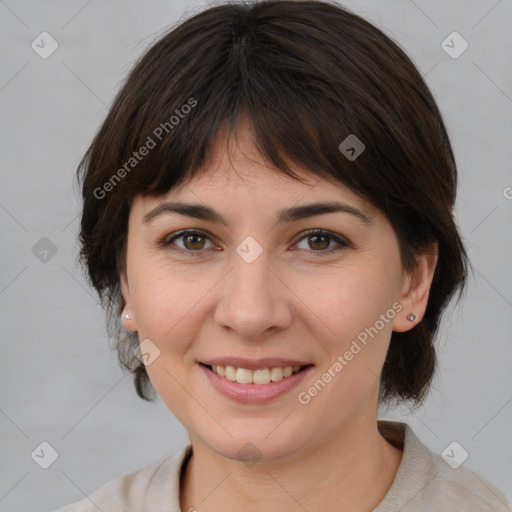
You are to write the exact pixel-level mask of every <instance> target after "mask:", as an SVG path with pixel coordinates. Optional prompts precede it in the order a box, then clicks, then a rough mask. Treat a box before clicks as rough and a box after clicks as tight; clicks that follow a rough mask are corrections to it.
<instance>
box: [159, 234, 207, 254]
mask: <svg viewBox="0 0 512 512" xmlns="http://www.w3.org/2000/svg"><path fill="white" fill-rule="evenodd" d="M175 240H181V242H182V244H181V245H179V244H176V243H175V242H174V241H175ZM207 240H210V239H209V237H208V236H207V235H206V234H205V233H202V232H201V231H181V232H180V233H177V234H175V235H173V236H172V237H170V238H166V239H165V240H164V241H163V242H162V245H164V246H170V245H175V246H176V247H177V248H178V250H181V251H183V252H200V251H201V250H202V249H204V248H205V242H206V241H207Z"/></svg>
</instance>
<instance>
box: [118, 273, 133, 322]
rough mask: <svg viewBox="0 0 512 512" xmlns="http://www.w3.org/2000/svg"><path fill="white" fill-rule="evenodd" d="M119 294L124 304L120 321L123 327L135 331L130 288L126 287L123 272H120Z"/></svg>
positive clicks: (126, 281)
mask: <svg viewBox="0 0 512 512" xmlns="http://www.w3.org/2000/svg"><path fill="white" fill-rule="evenodd" d="M120 278H121V279H120V281H121V295H122V297H123V300H124V303H125V306H124V309H123V313H122V314H121V322H122V324H123V326H124V328H125V329H127V330H129V331H137V322H136V320H135V314H134V312H133V310H132V306H131V300H130V289H129V287H128V280H127V279H126V275H125V273H124V272H123V273H121V276H120Z"/></svg>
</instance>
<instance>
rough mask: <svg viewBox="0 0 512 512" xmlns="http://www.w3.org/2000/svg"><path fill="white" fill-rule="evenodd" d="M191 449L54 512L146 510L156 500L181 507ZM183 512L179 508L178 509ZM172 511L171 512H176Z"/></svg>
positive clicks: (128, 475)
mask: <svg viewBox="0 0 512 512" xmlns="http://www.w3.org/2000/svg"><path fill="white" fill-rule="evenodd" d="M190 450H191V445H186V446H183V447H181V448H180V449H179V450H178V451H177V452H176V453H174V455H171V456H170V457H167V458H165V459H163V460H160V461H158V462H154V463H153V464H149V465H147V466H144V467H143V468H140V469H138V470H136V471H133V472H131V473H127V474H124V475H122V476H119V477H117V478H115V479H113V480H110V481H109V482H107V483H105V484H104V485H102V486H101V487H99V488H98V489H96V490H95V491H94V492H92V493H91V494H89V495H87V496H85V497H84V498H82V499H80V500H78V501H74V502H73V503H69V504H67V505H65V506H63V507H61V508H59V509H56V510H54V511H53V512H98V509H100V510H146V509H147V507H148V506H149V505H151V503H152V502H153V501H154V500H157V501H159V500H162V499H165V501H166V502H167V503H168V504H169V505H171V504H172V503H174V502H176V503H179V473H180V469H181V467H182V463H183V461H184V460H186V458H187V457H188V455H189V454H190ZM176 510H177V511H179V508H177V509H176ZM173 511H174V509H173V508H169V512H173Z"/></svg>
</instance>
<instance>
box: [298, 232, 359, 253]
mask: <svg viewBox="0 0 512 512" xmlns="http://www.w3.org/2000/svg"><path fill="white" fill-rule="evenodd" d="M302 240H308V242H307V245H308V247H309V248H311V249H314V250H313V251H310V252H317V253H333V252H336V251H340V250H342V249H343V248H344V247H350V244H349V243H348V242H347V241H346V240H344V239H343V238H341V237H340V236H338V235H335V234H334V233H331V232H330V231H325V230H323V229H310V230H308V231H305V232H304V233H302V236H301V238H300V239H299V242H301V241H302ZM311 241H312V242H311ZM332 241H334V242H335V243H336V244H337V246H335V247H333V248H331V249H328V247H329V245H330V244H331V242H332ZM307 249H308V248H307V247H306V250H307Z"/></svg>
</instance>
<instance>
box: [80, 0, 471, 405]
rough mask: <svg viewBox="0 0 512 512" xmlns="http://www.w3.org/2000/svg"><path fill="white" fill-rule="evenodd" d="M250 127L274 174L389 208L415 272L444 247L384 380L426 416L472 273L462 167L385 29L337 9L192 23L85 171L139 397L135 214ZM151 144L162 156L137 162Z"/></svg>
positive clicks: (395, 340) (244, 13) (106, 277)
mask: <svg viewBox="0 0 512 512" xmlns="http://www.w3.org/2000/svg"><path fill="white" fill-rule="evenodd" d="M185 105H188V107H187V108H185V107H184V106H185ZM242 114H243V115H246V116H247V118H248V119H249V120H250V122H251V124H252V128H253V130H254V134H255V140H256V143H257V145H258V148H259V150H260V151H261V154H262V155H263V156H264V157H266V158H267V159H268V161H269V162H270V163H272V164H273V165H274V166H275V168H276V172H283V173H285V174H287V175H289V176H290V177H292V178H297V179H299V178H298V176H297V175H296V174H295V173H293V171H292V170H291V169H290V167H289V165H288V164H287V162H290V161H291V162H295V163H297V164H299V165H300V166H301V167H303V168H306V169H308V170H309V171H310V172H311V173H313V174H316V175H318V176H320V177H324V178H327V179H333V178H334V179H335V180H337V182H339V183H340V184H343V185H345V186H347V187H348V188H349V189H350V190H352V191H353V192H355V193H356V194H358V195H359V196H360V197H362V198H364V199H366V200H368V201H369V202H370V203H372V204H373V205H374V206H376V207H377V208H379V209H380V210H381V211H382V212H383V213H384V214H385V215H386V216H387V218H388V219H389V220H390V222H391V224H392V226H393V228H394V230H395V232H396V234H397V237H398V240H399V245H400V253H401V259H402V263H403V266H404V268H405V269H406V270H408V271H411V270H412V269H413V268H414V265H415V261H416V259H415V257H416V256H417V255H418V254H421V253H422V252H424V251H426V250H427V249H428V247H429V246H430V245H431V244H432V242H437V244H438V252H439V256H438V263H437V266H436V269H435V273H434V277H433V282H432V285H431V289H430V295H429V299H428V304H427V308H426V312H425V315H424V317H423V319H422V321H421V322H420V323H418V324H417V325H415V326H414V327H413V328H412V329H411V330H410V331H407V332H401V333H399V332H393V333H392V337H391V342H390V347H389V350H388V354H387V358H386V361H385V363H384V367H383V371H382V375H381V389H380V399H381V402H384V401H388V402H389V401H391V399H397V400H409V399H410V400H413V401H414V402H415V403H416V404H418V403H420V402H421V400H422V399H423V398H424V396H425V394H426V392H427V390H428V388H429V385H430V383H431V380H432V377H433V374H434V371H435V368H436V353H435V349H434V339H435V335H436V333H437V331H438V328H439V323H440V319H441V314H442V312H443V310H444V309H445V307H446V306H447V304H448V302H449V301H450V299H451V297H452V296H453V294H454V293H455V291H456V290H457V289H459V297H458V299H457V300H459V299H460V297H461V295H462V291H463V289H464V285H465V281H466V278H467V270H468V266H469V261H468V258H467V255H466V252H465V249H464V246H463V243H462V240H461V238H460V235H459V233H458V229H457V226H456V224H455V222H454V219H453V214H452V210H453V207H454V203H455V196H456V189H457V169H456V164H455V160H454V155H453V152H452V148H451V145H450V141H449V139H448V135H447V132H446V128H445V126H444V123H443V120H442V117H441V114H440V112H439V110H438V107H437V105H436V102H435V100H434V98H433V97H432V95H431V93H430V91H429V89H428V87H427V85H426V84H425V82H424V80H423V79H422V77H421V74H420V73H419V72H418V70H417V69H416V67H415V66H414V64H413V63H412V62H411V60H410V59H409V58H408V57H407V56H406V54H405V53H404V52H403V51H402V50H401V49H400V48H399V46H398V45H397V44H396V43H394V42H393V41H392V40H391V39H390V38H389V37H388V36H386V35H385V34H384V33H383V32H382V31H381V30H379V29H378V28H376V27H375V26H373V25H372V24H370V23H369V22H367V21H365V20H364V19H363V18H361V17H359V16H357V15H355V14H353V13H351V12H350V11H348V10H346V9H345V8H343V7H341V6H339V5H338V4H336V3H334V2H327V1H289V0H288V1H287V0H267V1H260V2H256V3H252V4H246V3H243V2H237V3H225V4H221V5H217V6H215V7H211V8H208V9H206V10H204V11H202V12H200V13H198V14H195V15H193V16H191V17H190V18H188V19H187V20H185V21H183V22H181V23H180V24H179V25H178V26H177V27H175V28H173V29H172V30H170V31H169V32H168V33H167V34H165V35H164V36H163V37H161V38H160V39H159V40H158V41H157V42H156V43H155V44H154V45H152V46H151V47H150V48H149V49H148V50H147V51H146V52H145V54H144V55H143V56H142V57H141V58H140V59H139V61H138V62H137V63H136V65H135V66H134V68H133V69H132V71H131V72H130V74H129V76H128V77H127V80H126V82H125V83H124V85H123V87H122V89H121V90H120V92H119V93H118V95H117V97H116V99H115V101H114V103H113V105H112V107H111V109H110V111H109V113H108V115H107V117H106V119H105V121H104V122H103V124H102V126H101V128H100V129H99V131H98V133H97V134H96V136H95V138H94V140H93V142H92V144H91V146H90V148H89V149H88V151H87V153H86V154H85V156H84V158H83V159H82V161H81V163H80V166H79V169H78V177H79V180H80V182H81V185H82V195H83V201H84V204H83V212H82V218H81V231H80V242H81V252H80V256H81V261H82V262H83V263H84V264H85V266H86V268H87V271H88V276H89V278H90V281H91V283H92V285H93V286H94V287H95V289H96V290H97V292H98V293H99V296H100V298H101V301H102V304H103V305H104V306H105V307H106V309H107V314H108V318H109V327H110V329H109V332H110V334H111V336H112V337H113V339H114V340H115V347H116V349H117V351H118V355H119V361H120V363H121V365H122V366H123V368H125V369H127V370H129V371H130V372H131V373H133V375H134V383H135V387H136V390H137V393H138V395H139V396H140V397H142V398H144V399H146V400H151V398H150V395H149V392H150V391H154V390H153V388H152V386H151V382H150V381H149V377H148V374H147V372H146V369H145V367H144V365H143V364H142V363H141V362H140V361H139V360H138V359H137V358H136V357H135V356H134V349H135V348H136V347H137V345H138V339H137V336H136V334H134V333H126V332H123V329H122V328H121V327H120V326H119V315H120V313H121V311H122V309H123V307H124V302H123V298H122V295H121V292H120V273H121V271H122V269H123V268H124V261H125V260H124V258H125V254H124V251H125V248H126V240H127V226H128V216H129V212H130V207H131V204H132V201H133V199H134V198H135V197H136V196H138V195H159V194H163V193H165V192H167V191H169V190H170V189H172V188H173V187H175V186H177V185H178V184H181V183H183V182H185V181H186V180H190V179H192V178H193V177H194V176H196V175H197V173H198V172H199V170H200V169H201V166H202V165H203V164H204V163H205V162H206V161H207V159H208V157H209V155H210V154H211V150H212V147H213V143H214V141H215V138H216V136H217V134H218V131H219V128H220V127H221V126H225V125H227V126H228V127H229V128H230V129H231V130H233V131H236V127H237V123H238V122H239V121H240V119H241V117H242ZM173 117H174V119H173ZM178 118H179V119H178ZM158 127H159V130H158V129H157V128H158ZM157 134H159V136H157ZM350 134H353V135H355V136H356V137H357V138H358V139H360V140H361V141H362V142H363V143H364V145H365V149H364V152H363V153H362V154H361V155H360V156H359V157H358V158H357V159H355V160H350V159H348V158H347V157H346V155H345V154H342V152H341V150H340V149H339V145H340V143H341V142H342V141H343V140H345V139H346V137H347V136H349V135H350ZM150 140H151V141H152V142H153V143H155V144H154V146H152V145H151V144H150ZM143 146H145V147H147V148H149V146H152V148H151V150H150V151H144V156H141V154H139V152H140V153H142V151H140V148H142V147H143ZM135 153H137V158H135V156H134V155H135ZM139 157H140V158H139ZM203 167H204V166H203Z"/></svg>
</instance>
